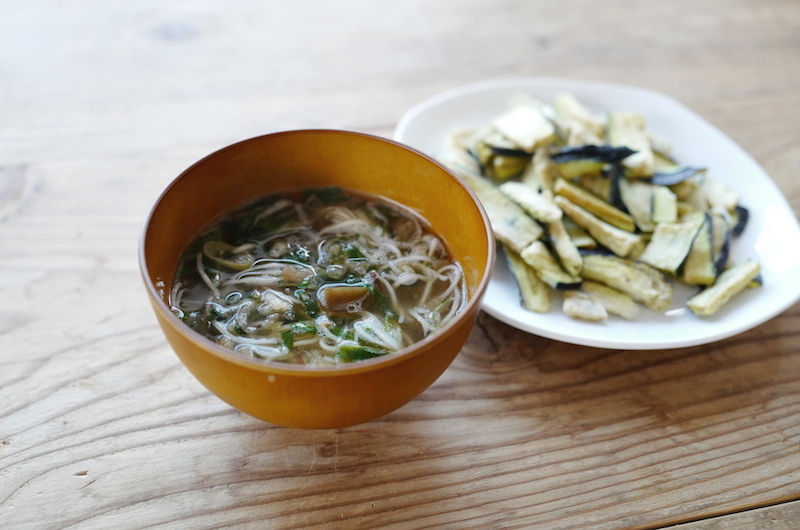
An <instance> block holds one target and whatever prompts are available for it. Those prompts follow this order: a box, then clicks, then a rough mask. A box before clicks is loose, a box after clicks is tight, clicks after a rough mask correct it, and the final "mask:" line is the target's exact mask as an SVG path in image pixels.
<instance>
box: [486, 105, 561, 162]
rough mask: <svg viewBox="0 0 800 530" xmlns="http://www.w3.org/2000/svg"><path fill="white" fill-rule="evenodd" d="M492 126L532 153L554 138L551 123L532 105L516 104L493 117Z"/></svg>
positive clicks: (553, 129)
mask: <svg viewBox="0 0 800 530" xmlns="http://www.w3.org/2000/svg"><path fill="white" fill-rule="evenodd" d="M492 126H493V127H494V128H495V130H497V131H498V132H499V133H500V134H502V135H503V136H505V137H506V138H508V139H509V140H511V141H512V142H514V143H515V144H516V145H517V147H519V148H520V149H524V150H525V151H527V152H529V153H533V151H535V150H536V148H538V147H539V146H542V145H546V144H548V143H550V142H552V141H553V140H554V139H555V135H556V130H555V127H554V126H553V123H552V122H551V121H550V120H548V119H547V118H545V117H544V115H542V113H541V112H540V111H539V109H537V108H536V107H534V106H533V105H527V104H526V105H517V106H515V107H512V108H510V109H508V110H507V111H506V112H504V113H503V114H501V115H500V116H498V117H497V118H495V120H494V121H493V122H492Z"/></svg>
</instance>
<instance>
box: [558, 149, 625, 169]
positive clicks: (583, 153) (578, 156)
mask: <svg viewBox="0 0 800 530" xmlns="http://www.w3.org/2000/svg"><path fill="white" fill-rule="evenodd" d="M635 152H636V151H634V150H632V149H628V148H627V147H612V146H610V145H580V146H577V147H564V148H562V149H559V150H558V151H557V152H555V153H553V154H552V155H550V158H552V159H553V162H555V163H556V164H563V163H565V162H574V161H576V160H594V161H597V162H605V163H607V164H616V163H618V162H621V161H622V160H624V159H625V158H628V157H629V156H631V155H632V154H633V153H635Z"/></svg>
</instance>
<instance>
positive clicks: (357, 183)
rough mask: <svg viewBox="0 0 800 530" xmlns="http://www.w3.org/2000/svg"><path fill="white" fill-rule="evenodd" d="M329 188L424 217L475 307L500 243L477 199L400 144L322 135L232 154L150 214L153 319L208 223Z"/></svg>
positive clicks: (293, 135) (280, 137) (146, 266)
mask: <svg viewBox="0 0 800 530" xmlns="http://www.w3.org/2000/svg"><path fill="white" fill-rule="evenodd" d="M325 186H340V187H343V188H350V189H355V190H360V191H364V192H367V193H372V194H376V195H381V196H383V197H386V198H388V199H391V200H394V201H397V202H399V203H401V204H403V205H405V206H407V207H409V208H411V209H413V210H415V211H416V212H418V213H419V214H420V215H422V216H423V217H424V218H425V219H427V220H428V221H429V222H430V223H431V225H432V227H433V229H434V230H435V231H436V232H437V233H438V234H440V235H441V236H442V237H443V238H444V239H445V240H446V242H447V245H448V246H449V248H450V250H451V252H452V253H453V256H454V257H455V259H457V260H458V261H459V262H460V263H461V265H462V267H463V269H464V275H465V280H466V284H467V290H468V298H469V299H470V300H469V301H468V305H469V304H472V303H475V302H476V301H475V300H473V299H474V298H475V295H476V294H477V293H482V291H483V290H484V289H485V286H486V283H487V282H488V277H489V273H490V270H491V267H492V262H493V260H494V243H493V240H492V236H491V229H490V228H489V223H488V219H487V217H486V215H485V213H484V212H483V210H482V209H481V207H480V206H479V203H478V201H477V200H476V199H475V197H474V195H473V194H472V192H470V191H469V190H468V188H467V187H466V186H465V185H464V184H463V183H461V181H460V180H459V179H458V178H456V177H454V176H453V175H452V173H450V172H449V171H448V170H447V169H445V168H444V167H443V166H441V165H440V164H438V163H436V162H434V161H433V160H431V159H430V158H428V157H427V156H425V155H422V154H420V153H419V152H416V151H414V150H412V149H409V148H406V147H404V146H402V145H400V144H398V143H396V142H393V141H391V140H386V139H382V138H378V137H375V136H370V135H365V134H361V133H353V132H345V131H330V130H317V131H289V132H284V133H276V134H270V135H266V136H261V137H257V138H253V139H250V140H246V141H243V142H240V143H237V144H234V145H231V146H229V147H226V148H224V149H221V150H220V151H217V152H215V153H213V154H211V155H209V156H208V157H206V158H204V159H202V160H200V161H199V162H197V163H196V164H194V165H193V166H191V167H190V168H188V169H187V170H186V171H184V172H183V173H182V174H181V175H180V176H179V177H178V178H177V179H176V180H175V181H173V183H172V184H170V186H169V187H168V188H167V189H166V190H165V191H164V192H163V193H162V195H161V197H160V198H159V200H158V201H157V203H156V206H155V207H154V208H153V210H152V212H151V214H150V218H149V219H148V222H147V224H146V226H145V231H144V234H143V242H142V267H143V272H144V274H145V278H146V280H149V282H148V283H149V287H150V290H151V294H152V295H153V297H154V299H155V300H156V304H157V307H158V309H157V310H159V309H160V310H161V311H162V312H166V313H170V312H169V307H168V306H167V297H168V294H169V291H170V287H171V284H172V281H173V275H174V273H175V269H176V266H177V263H178V262H179V259H180V256H181V253H182V252H183V250H184V249H185V248H186V246H187V245H188V244H189V242H191V240H192V239H193V238H194V237H195V236H196V235H197V234H198V233H199V232H200V231H201V230H202V229H203V228H204V227H206V226H207V225H208V223H210V222H211V221H212V220H214V219H215V218H217V217H219V216H220V215H222V214H223V213H225V212H227V211H229V210H231V209H232V208H235V207H237V206H239V205H242V204H244V203H248V202H250V201H252V200H253V199H255V198H258V197H261V196H263V195H267V194H269V193H274V192H278V191H282V190H291V189H299V188H305V187H325ZM170 317H172V315H171V314H170V315H167V318H170ZM173 318H174V317H173ZM187 330H188V328H187ZM208 343H209V345H210V344H211V341H208Z"/></svg>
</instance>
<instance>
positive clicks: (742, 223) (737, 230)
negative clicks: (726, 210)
mask: <svg viewBox="0 0 800 530" xmlns="http://www.w3.org/2000/svg"><path fill="white" fill-rule="evenodd" d="M733 217H734V219H735V221H736V222H735V224H734V225H733V230H732V232H731V235H733V237H739V236H740V235H742V232H744V229H745V228H746V227H747V222H748V221H749V220H750V210H748V209H747V208H745V207H744V206H742V205H740V204H737V205H736V208H735V209H734V212H733Z"/></svg>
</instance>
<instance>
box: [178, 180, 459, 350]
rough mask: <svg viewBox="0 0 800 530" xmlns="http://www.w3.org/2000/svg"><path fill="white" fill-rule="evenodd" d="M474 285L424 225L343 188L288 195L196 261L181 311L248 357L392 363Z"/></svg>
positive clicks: (241, 218) (213, 234) (206, 243)
mask: <svg viewBox="0 0 800 530" xmlns="http://www.w3.org/2000/svg"><path fill="white" fill-rule="evenodd" d="M465 295H466V293H465V287H464V279H463V274H462V270H461V267H460V265H459V264H458V263H457V262H455V261H454V260H453V259H452V258H451V256H450V254H449V252H448V249H447V247H446V246H445V243H444V242H443V240H442V239H441V238H440V237H438V236H437V235H436V234H434V233H433V232H432V231H431V229H430V227H429V226H428V224H427V222H425V220H424V219H422V218H421V217H419V216H418V215H416V214H414V213H413V212H411V211H409V210H408V209H406V208H404V207H401V206H399V205H397V204H395V203H392V202H389V201H387V200H385V199H382V198H378V197H375V196H371V195H366V194H362V193H355V192H352V191H349V190H342V189H340V188H321V189H308V190H304V191H298V192H292V193H284V194H276V195H270V196H268V197H265V198H263V199H261V200H259V201H257V202H256V203H253V204H251V205H249V206H247V207H245V208H241V209H239V210H237V211H235V212H232V213H230V214H229V215H225V216H223V218H222V219H220V220H219V221H217V222H216V223H214V224H213V225H212V226H210V227H209V228H208V229H206V230H204V231H203V233H202V234H201V235H200V236H199V237H198V238H197V239H196V240H195V241H194V242H193V243H192V244H191V245H190V246H189V248H188V249H187V250H186V251H185V252H184V254H183V259H182V263H181V266H180V269H179V270H178V273H177V275H176V279H175V282H174V283H173V288H172V291H171V304H172V309H173V312H174V313H175V314H176V315H178V316H179V317H180V318H181V319H182V320H183V321H184V322H186V323H187V324H188V325H189V326H191V327H192V328H194V329H195V330H196V331H198V332H199V333H201V334H203V335H205V336H207V337H209V338H211V339H212V340H214V341H216V342H217V343H218V344H220V345H221V346H223V347H226V348H229V349H231V350H233V351H235V352H237V353H240V354H243V355H247V356H251V357H255V358H259V359H268V360H274V361H284V362H291V363H301V364H311V365H326V364H333V363H340V362H348V361H359V360H364V359H369V358H372V357H377V356H381V355H386V354H390V353H393V352H396V351H398V350H401V349H403V348H405V347H407V346H409V345H410V344H412V343H414V342H416V341H419V340H421V339H423V338H425V337H427V336H428V335H430V334H431V333H433V332H435V331H436V330H438V329H440V328H441V327H442V326H444V325H446V324H447V323H448V322H449V321H450V320H451V319H452V318H453V317H454V316H455V315H456V314H458V312H459V311H461V309H462V307H463V306H464V303H465Z"/></svg>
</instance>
